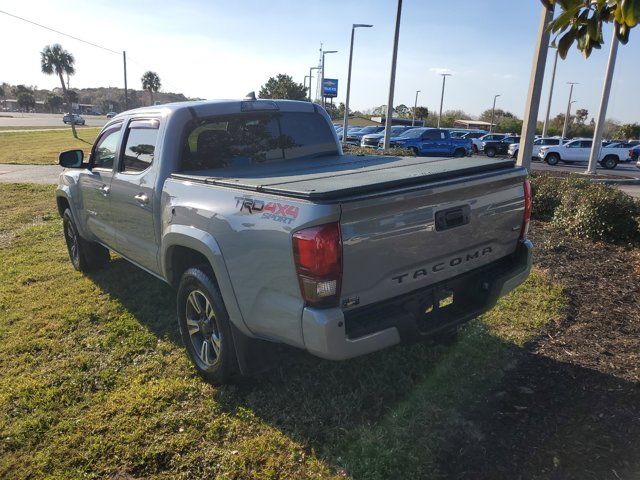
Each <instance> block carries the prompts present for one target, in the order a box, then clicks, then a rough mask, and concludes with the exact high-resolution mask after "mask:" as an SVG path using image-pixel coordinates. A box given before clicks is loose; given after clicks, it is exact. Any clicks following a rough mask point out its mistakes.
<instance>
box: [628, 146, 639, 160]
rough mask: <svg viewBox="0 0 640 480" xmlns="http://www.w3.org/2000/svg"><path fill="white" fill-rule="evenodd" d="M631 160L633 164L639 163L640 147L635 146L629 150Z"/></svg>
mask: <svg viewBox="0 0 640 480" xmlns="http://www.w3.org/2000/svg"><path fill="white" fill-rule="evenodd" d="M629 158H630V159H631V161H633V162H637V161H638V160H640V145H638V146H634V147H633V148H630V149H629Z"/></svg>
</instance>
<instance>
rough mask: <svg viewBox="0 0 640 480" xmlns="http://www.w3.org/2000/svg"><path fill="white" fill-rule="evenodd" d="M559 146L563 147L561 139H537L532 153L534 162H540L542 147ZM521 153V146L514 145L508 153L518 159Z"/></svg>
mask: <svg viewBox="0 0 640 480" xmlns="http://www.w3.org/2000/svg"><path fill="white" fill-rule="evenodd" d="M557 145H562V139H561V138H555V137H554V138H537V139H536V140H534V141H533V150H532V152H531V156H532V158H533V160H539V158H538V154H539V153H540V149H541V148H542V147H555V146H557ZM519 151H520V144H519V143H512V144H511V145H509V150H508V151H507V153H508V154H509V156H510V157H513V158H516V157H517V156H518V152H519Z"/></svg>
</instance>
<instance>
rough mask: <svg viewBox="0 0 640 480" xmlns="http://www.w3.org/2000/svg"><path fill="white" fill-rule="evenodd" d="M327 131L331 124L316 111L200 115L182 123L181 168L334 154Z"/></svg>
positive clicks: (209, 166)
mask: <svg viewBox="0 0 640 480" xmlns="http://www.w3.org/2000/svg"><path fill="white" fill-rule="evenodd" d="M333 135H334V134H333V130H332V129H331V127H330V126H329V125H328V124H327V122H326V121H325V120H324V118H323V117H322V116H321V115H318V114H316V113H307V112H287V113H250V114H240V115H227V116H224V117H214V118H209V119H202V120H198V121H197V122H194V123H193V124H192V125H190V126H189V127H188V129H187V136H186V142H185V145H184V148H183V157H182V162H181V170H182V171H193V170H209V169H216V168H232V167H242V166H251V165H258V164H264V163H271V162H283V161H287V160H295V159H300V158H305V157H318V156H323V155H332V154H337V153H338V149H337V146H336V142H335V140H334V136H333Z"/></svg>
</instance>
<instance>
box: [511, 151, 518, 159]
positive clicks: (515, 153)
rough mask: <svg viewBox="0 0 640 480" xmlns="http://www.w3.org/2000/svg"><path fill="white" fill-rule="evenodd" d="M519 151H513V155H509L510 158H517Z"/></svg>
mask: <svg viewBox="0 0 640 480" xmlns="http://www.w3.org/2000/svg"><path fill="white" fill-rule="evenodd" d="M519 153H520V150H516V151H515V152H513V155H512V156H511V158H518V154H519Z"/></svg>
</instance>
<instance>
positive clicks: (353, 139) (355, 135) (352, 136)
mask: <svg viewBox="0 0 640 480" xmlns="http://www.w3.org/2000/svg"><path fill="white" fill-rule="evenodd" d="M382 130H384V127H383V126H380V125H372V126H368V127H362V128H360V129H358V130H357V131H355V132H348V133H347V141H346V142H345V143H348V144H350V145H356V146H359V145H360V142H361V141H362V137H364V136H365V135H369V134H372V133H378V132H381V131H382Z"/></svg>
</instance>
